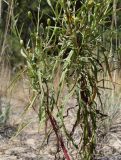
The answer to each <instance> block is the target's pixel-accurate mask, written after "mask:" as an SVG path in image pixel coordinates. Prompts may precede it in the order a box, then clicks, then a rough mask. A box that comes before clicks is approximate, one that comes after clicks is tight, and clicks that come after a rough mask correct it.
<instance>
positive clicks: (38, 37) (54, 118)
mask: <svg viewBox="0 0 121 160" xmlns="http://www.w3.org/2000/svg"><path fill="white" fill-rule="evenodd" d="M26 2H28V1H26ZM111 2H112V1H111V0H108V1H107V0H102V1H101V2H100V1H98V2H97V1H94V0H87V1H84V2H82V1H81V2H80V1H75V0H73V1H69V0H67V1H66V0H58V1H56V3H55V4H54V5H53V3H52V2H51V1H50V0H47V1H44V3H45V4H46V5H48V6H49V7H50V8H51V12H50V13H51V16H46V15H45V12H44V11H43V12H42V11H41V5H43V1H42V3H40V4H39V5H38V10H37V14H36V15H37V17H36V19H35V18H34V15H33V14H31V13H32V12H31V11H30V9H28V11H26V13H28V16H29V17H30V18H31V19H30V22H32V21H33V20H36V23H35V24H36V25H33V29H31V30H30V32H29V33H30V34H29V36H28V37H29V38H27V39H26V40H27V42H26V41H24V40H23V39H22V38H23V35H22V33H23V31H21V30H20V28H19V27H18V25H17V26H16V27H15V30H16V33H17V35H18V36H19V37H20V45H21V54H22V56H23V57H24V58H25V60H26V63H27V74H28V77H29V80H30V83H31V86H32V89H33V99H32V104H33V103H34V102H35V101H36V99H39V105H40V108H39V113H38V116H39V120H40V123H42V122H43V121H44V122H46V123H48V121H49V122H50V123H51V126H52V129H53V132H54V133H55V135H56V138H57V142H58V145H59V146H58V147H61V149H62V151H63V153H64V156H65V159H67V160H70V158H71V157H70V153H69V152H70V151H68V149H67V146H71V145H73V149H74V150H75V151H76V153H77V155H78V159H83V160H92V159H93V154H94V150H95V143H96V142H95V136H96V128H97V117H98V116H99V115H101V116H102V115H103V114H102V113H101V114H100V112H99V111H98V110H97V105H96V102H95V97H96V96H97V97H98V96H99V98H100V94H99V88H98V81H99V79H98V75H99V74H100V73H101V72H104V66H106V68H107V71H108V74H109V76H110V79H111V81H112V77H111V73H110V72H111V71H110V67H109V64H108V55H109V54H108V53H109V47H107V46H106V44H109V42H107V41H106V40H105V44H104V42H103V36H104V34H106V32H107V28H106V29H105V26H106V25H107V23H108V22H107V18H108V17H109V15H110V14H111V8H110V5H111ZM43 17H44V18H45V21H46V23H44V24H42V23H41V22H43ZM48 17H49V19H48ZM17 21H18V22H19V17H18V18H17ZM26 25H27V26H28V27H29V25H28V22H27V23H25V24H24V26H26ZM28 27H27V28H28ZM64 92H66V96H63V94H64ZM70 99H76V104H75V105H74V106H73V108H74V110H75V112H76V117H75V118H76V120H75V122H74V124H73V125H71V124H70V125H71V126H70V130H69V129H67V127H66V117H65V114H64V113H66V112H67V113H68V112H69V110H70V108H69V109H68V102H69V100H70ZM32 104H31V105H30V106H29V107H31V106H32ZM29 107H28V108H29ZM28 108H27V109H28ZM76 108H77V109H76ZM27 109H26V110H27ZM67 117H68V114H67ZM45 127H47V126H45ZM78 127H81V129H82V133H80V139H79V140H78V143H76V139H75V137H74V133H75V131H76V128H78ZM46 129H48V130H49V128H46ZM49 133H50V131H48V133H47V135H49ZM65 139H66V141H67V143H66V141H65ZM67 144H68V145H67Z"/></svg>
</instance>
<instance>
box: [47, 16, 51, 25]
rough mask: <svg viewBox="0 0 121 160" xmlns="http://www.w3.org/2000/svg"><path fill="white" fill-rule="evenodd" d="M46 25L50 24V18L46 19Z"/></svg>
mask: <svg viewBox="0 0 121 160" xmlns="http://www.w3.org/2000/svg"><path fill="white" fill-rule="evenodd" d="M47 25H48V26H50V25H51V20H50V18H48V19H47Z"/></svg>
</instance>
